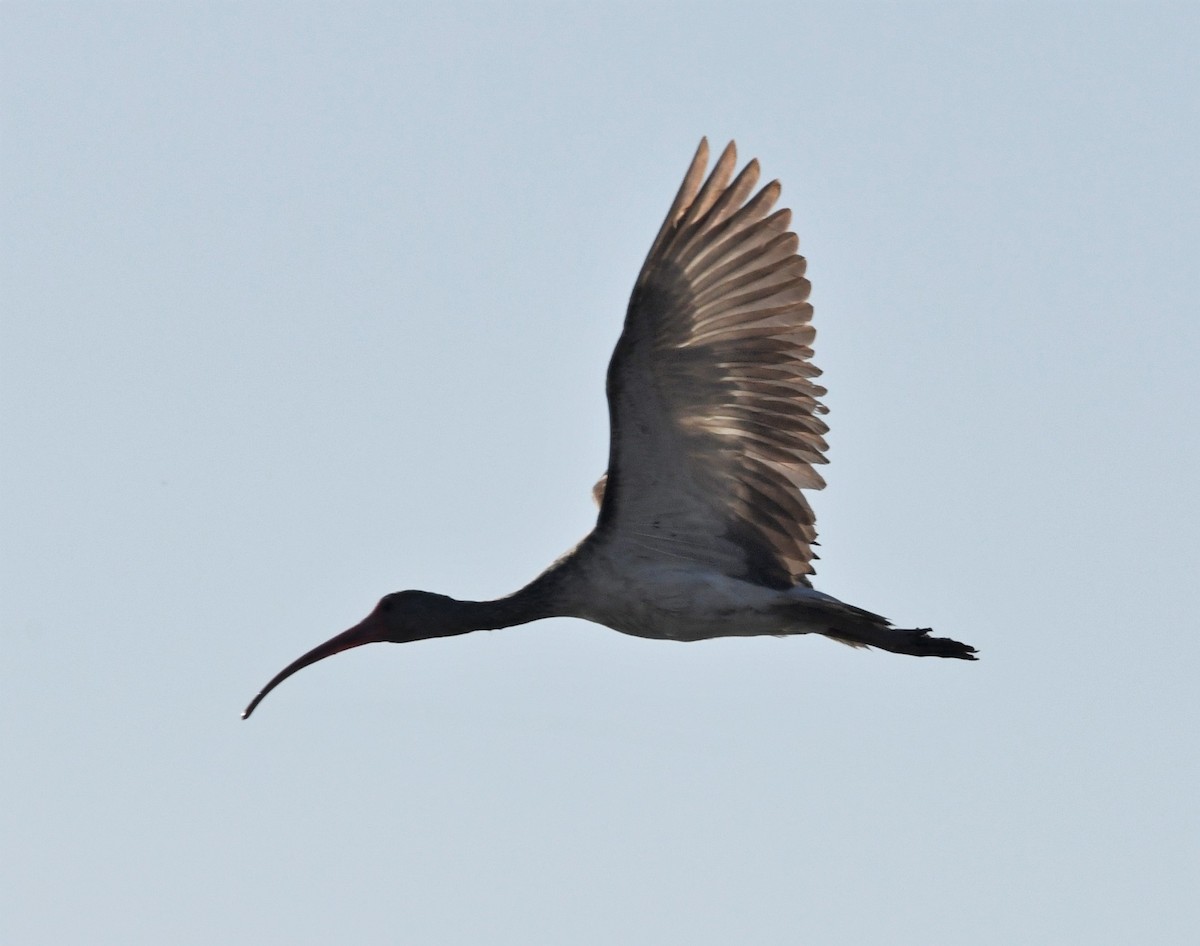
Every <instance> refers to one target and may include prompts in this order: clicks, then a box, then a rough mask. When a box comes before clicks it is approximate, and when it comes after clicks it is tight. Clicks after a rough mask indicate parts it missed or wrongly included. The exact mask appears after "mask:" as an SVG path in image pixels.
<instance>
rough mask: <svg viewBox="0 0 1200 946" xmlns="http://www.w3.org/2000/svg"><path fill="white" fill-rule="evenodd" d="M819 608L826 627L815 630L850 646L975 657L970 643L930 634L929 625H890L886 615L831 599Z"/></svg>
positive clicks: (915, 655)
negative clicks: (884, 616)
mask: <svg viewBox="0 0 1200 946" xmlns="http://www.w3.org/2000/svg"><path fill="white" fill-rule="evenodd" d="M820 610H821V617H822V618H823V619H824V621H823V623H824V624H825V625H826V626H825V627H824V628H822V627H820V625H817V627H816V628H815V629H816V630H818V631H819V633H821V634H824V635H825V636H826V637H830V638H833V640H835V641H841V642H842V643H843V644H849V645H850V646H851V647H878V648H879V649H880V650H890V651H891V652H892V653H893V654H912V655H913V656H914V657H956V658H958V659H959V660H976V659H977V658H976V656H975V648H974V647H972V646H971V645H970V644H961V643H959V642H958V641H956V640H951V639H950V638H948V637H930V636H929V632H930V630H931V628H928V627H892V625H891V623H890V622H889V621H888V620H887V618H883V617H880V616H879V615H878V614H872V613H871V612H870V611H864V610H863V609H862V608H856V607H854V606H853V605H849V604H843V603H842V602H841V601H837V602H832V601H831V602H829V604H828V605H827V606H825V607H822V608H821V609H820ZM810 620H811V619H810ZM806 623H807V622H806Z"/></svg>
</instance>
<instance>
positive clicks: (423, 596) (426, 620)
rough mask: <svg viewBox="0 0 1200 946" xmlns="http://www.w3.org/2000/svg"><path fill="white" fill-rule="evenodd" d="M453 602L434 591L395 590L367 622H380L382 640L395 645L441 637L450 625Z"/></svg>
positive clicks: (377, 606)
mask: <svg viewBox="0 0 1200 946" xmlns="http://www.w3.org/2000/svg"><path fill="white" fill-rule="evenodd" d="M452 601H453V599H452V598H448V597H447V596H446V595H436V594H434V593H433V592H431V591H393V592H392V593H391V594H390V595H384V596H383V597H382V598H380V599H379V604H377V605H375V610H374V611H373V612H371V614H370V615H369V616H368V618H367V621H372V620H377V621H378V622H379V624H380V627H381V629H382V630H383V632H384V635H385V636H383V637H381V638H379V639H380V640H387V641H391V642H392V643H395V644H407V643H409V642H410V641H415V640H424V639H425V638H428V637H437V636H439V632H441V631H442V630H444V629H445V627H447V626H448V625H447V620H448V618H449V617H450V614H451V612H450V607H451V605H450V602H452ZM363 623H364V624H365V623H367V622H366V621H364V622H363Z"/></svg>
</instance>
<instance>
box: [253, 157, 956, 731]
mask: <svg viewBox="0 0 1200 946" xmlns="http://www.w3.org/2000/svg"><path fill="white" fill-rule="evenodd" d="M736 164H737V152H736V149H735V146H734V143H733V142H730V143H729V145H728V146H727V147H726V148H725V150H724V151H723V152H722V153H721V156H720V157H719V158H718V159H717V162H716V164H715V165H714V167H713V170H712V173H711V174H709V175H708V177H707V179H705V177H704V172H705V170H706V168H707V167H708V142H707V140H706V139H705V140H702V141H701V142H700V146H699V148H698V149H697V151H696V155H695V157H694V158H693V159H692V163H691V165H690V166H689V167H688V170H687V173H686V174H685V175H684V178H683V184H682V185H681V186H680V188H679V193H678V194H677V195H676V197H675V201H674V203H672V204H671V209H670V211H668V213H667V218H666V220H665V221H664V222H663V225H662V227H661V229H660V230H659V231H658V235H657V236H656V237H655V238H654V243H653V244H652V245H651V247H650V252H649V254H648V255H647V257H646V262H645V264H644V265H643V266H642V271H641V273H640V274H639V275H638V278H637V282H636V283H635V284H634V287H633V294H632V296H631V298H630V300H629V308H628V310H627V312H626V314H625V325H624V328H623V330H622V332H621V337H620V339H619V340H618V341H617V347H616V350H615V351H614V352H613V356H612V360H611V362H610V363H609V367H608V381H607V390H608V405H609V418H610V445H609V457H608V471H607V472H606V473H605V474H604V476H602V477H601V478H600V481H599V482H598V483H597V484H596V486H595V488H594V490H593V495H594V496H595V498H596V501H597V502H598V503H599V506H600V513H599V516H598V518H597V521H596V526H595V528H594V529H593V530H592V532H591V533H590V534H588V536H587V537H586V538H584V539H583V541H581V542H580V543H579V544H578V545H577V546H576V547H575V548H574V549H572V550H571V551H570V552H568V553H567V554H566V555H564V556H563V557H562V558H560V559H559V560H558V561H556V562H555V563H554V564H552V565H551V566H550V567H549V568H547V569H546V570H545V571H544V572H542V574H540V575H539V576H538V577H537V578H535V579H534V580H533V581H531V582H530V583H529V584H528V585H526V586H525V587H524V588H522V589H520V590H519V591H516V592H514V593H513V594H511V595H509V596H508V597H506V598H500V599H498V600H495V601H459V600H456V599H454V598H450V597H447V596H445V595H439V594H432V593H430V592H427V591H398V592H395V593H393V594H389V595H385V596H384V597H383V598H382V599H381V600H380V602H379V603H378V604H377V605H376V606H375V609H374V610H373V611H372V612H371V613H370V614H369V615H367V617H366V618H365V619H364V620H363V621H362V622H361V623H359V624H357V625H355V626H354V627H352V628H350V629H349V630H348V631H344V632H343V633H341V634H339V635H337V636H336V637H334V638H332V639H331V640H329V641H326V642H325V643H324V644H321V645H320V646H319V647H316V648H314V649H313V650H310V651H309V652H308V653H306V654H305V655H304V656H302V657H300V658H299V659H297V660H295V661H294V662H292V663H291V664H289V665H288V666H286V667H285V668H284V669H283V670H281V671H280V672H279V673H278V674H277V675H276V676H275V677H274V678H273V679H272V680H271V681H270V682H269V683H268V684H267V685H266V686H265V687H263V689H262V690H261V691H260V692H259V694H258V695H257V696H256V697H254V699H253V700H252V701H251V702H250V705H249V706H247V707H246V709H245V711H244V712H243V713H242V717H243V718H247V717H249V716H250V714H251V713H253V712H254V709H255V707H256V706H258V704H259V703H260V702H261V701H262V699H263V698H264V697H265V696H266V695H267V694H268V693H270V692H271V690H273V689H274V688H275V687H276V686H278V685H279V684H280V683H281V682H282V681H283V680H285V679H287V678H288V677H290V676H291V675H292V674H294V673H295V672H296V671H297V670H301V669H303V668H304V667H307V666H309V665H310V664H313V663H316V662H317V661H318V660H323V659H324V658H326V657H329V656H332V655H333V654H338V653H341V652H342V651H345V650H349V649H350V648H352V647H359V646H361V645H363V644H370V643H374V642H377V641H391V642H393V643H408V642H411V641H418V640H426V639H429V638H435V637H452V636H454V635H456V634H466V633H468V632H470V631H479V630H493V629H497V628H502V627H511V626H513V625H517V624H525V623H528V622H530V621H537V620H539V619H541V618H550V617H576V618H583V619H584V620H588V621H594V622H596V623H597V624H603V625H606V626H608V627H610V628H613V629H614V630H618V631H621V632H623V633H625V634H632V635H635V636H637V637H646V638H653V639H656V640H675V641H695V640H704V639H707V638H712V637H733V636H752V635H776V636H778V635H791V634H823V635H824V636H826V637H830V638H833V639H834V640H837V641H841V642H842V643H845V644H849V645H851V646H853V647H877V648H879V649H881V650H888V651H892V652H893V653H898V654H912V655H915V656H918V657H957V658H959V659H962V660H974V659H975V656H974V655H975V648H973V647H971V646H969V645H967V644H960V643H959V642H958V641H955V640H950V639H948V638H941V637H931V636H930V629H929V628H899V627H893V626H892V625H891V622H889V621H888V620H887V619H886V618H883V617H881V616H879V615H878V614H873V613H872V612H870V611H865V610H863V609H862V608H857V607H854V606H853V605H849V604H845V603H844V602H842V601H839V600H838V599H837V598H834V597H832V596H830V595H827V594H823V593H822V592H820V591H816V590H815V589H814V588H813V587H812V584H811V582H810V576H811V575H812V574H813V571H814V570H813V559H814V558H816V556H815V555H814V554H813V551H812V547H813V545H815V544H816V535H817V533H816V530H815V528H814V522H815V519H814V516H813V512H812V508H811V507H810V506H809V504H808V501H807V499H806V498H805V496H804V494H803V492H802V490H808V489H821V488H822V487H823V486H824V485H825V482H824V480H823V479H822V478H821V476H820V475H819V474H818V473H817V470H816V466H817V465H818V464H821V463H825V462H826V459H825V450H826V443H825V439H824V435H825V433H826V432H827V431H828V429H829V428H828V427H827V426H826V424H825V422H824V421H823V420H821V415H822V414H824V413H825V412H826V409H825V407H824V406H823V405H822V404H821V402H820V401H819V400H818V398H820V397H821V396H823V395H824V394H825V389H824V388H822V387H820V386H819V385H818V384H816V383H815V382H814V380H813V379H814V378H816V377H817V376H818V375H819V374H820V371H819V370H818V369H817V368H816V367H815V366H814V365H813V363H812V354H813V350H812V344H813V339H814V336H815V331H814V329H813V326H812V306H811V305H810V304H809V303H808V294H809V282H808V280H807V279H806V278H805V276H804V272H805V260H804V257H802V256H799V255H798V254H797V252H796V250H797V248H798V246H799V240H798V239H797V237H796V235H795V234H794V233H792V232H791V229H790V225H791V211H789V210H786V209H780V210H774V211H772V208H773V207H774V205H775V203H776V202H777V201H778V199H779V194H780V186H779V182H778V181H772V182H771V183H769V184H767V185H766V186H764V187H762V188H761V189H758V190H756V187H757V185H758V177H759V166H758V161H757V160H753V161H750V162H749V164H747V165H746V166H745V167H744V168H743V169H742V171H741V172H740V173H739V174H737V176H736V177H735V176H734V170H735V168H736Z"/></svg>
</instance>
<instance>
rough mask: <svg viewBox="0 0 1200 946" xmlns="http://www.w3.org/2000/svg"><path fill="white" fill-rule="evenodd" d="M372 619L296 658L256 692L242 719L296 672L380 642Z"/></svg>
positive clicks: (243, 711) (376, 627) (243, 712)
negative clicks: (364, 645)
mask: <svg viewBox="0 0 1200 946" xmlns="http://www.w3.org/2000/svg"><path fill="white" fill-rule="evenodd" d="M372 617H374V615H372ZM372 617H368V618H367V619H366V620H365V621H363V622H362V623H361V624H356V625H354V627H352V628H350V630H348V631H342V633H341V634H339V635H338V636H337V637H333V638H330V639H329V640H327V641H326V642H325V643H324V644H321V645H320V646H318V647H314V648H313V649H312V650H310V651H309V652H308V653H307V654H305V655H304V656H303V657H298V658H297V659H295V660H293V661H292V662H291V663H290V664H288V665H287V666H286V667H284V668H283V669H282V670H280V671H279V673H277V674H275V676H273V677H272V678H271V682H270V683H268V684H267V685H266V686H265V687H263V688H262V689H261V690H259V691H258V696H256V697H255V698H254V699H252V700H251V701H250V705H249V706H247V707H246V708H245V709H244V710H242V719H249V718H250V714H251V713H253V712H254V708H255V707H256V706H258V704H259V703H261V702H262V701H263V699H264V698H265V697H266V695H267V694H268V693H270V692H271V691H272V690H274V689H275V688H276V687H277V686H279V684H281V683H283V681H284V680H286V679H287V678H288V677H290V676H291V675H292V674H293V673H295V672H296V671H297V670H303V669H304V668H305V667H307V666H309V665H310V664H315V663H316V662H317V661H318V660H324V659H325V658H326V657H332V656H333V655H334V654H340V653H341V652H342V651H344V650H350V649H351V648H352V647H361V646H362V645H363V644H373V643H375V642H377V641H380V640H382V639H383V638H381V637H380V636H379V627H378V625H377V623H376V622H375V621H373V620H372Z"/></svg>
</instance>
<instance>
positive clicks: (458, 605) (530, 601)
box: [452, 580, 557, 634]
mask: <svg viewBox="0 0 1200 946" xmlns="http://www.w3.org/2000/svg"><path fill="white" fill-rule="evenodd" d="M556 613H557V611H556V610H555V608H554V601H553V596H552V595H550V594H549V588H547V587H546V586H545V585H544V584H543V583H540V582H539V581H537V580H535V581H533V582H531V583H530V584H528V585H526V586H525V587H524V588H522V589H521V590H520V591H515V592H513V593H512V594H511V595H508V596H507V597H504V598H496V599H495V600H493V601H459V600H455V602H454V616H453V623H454V624H455V626H456V627H455V630H454V631H453V632H452V633H457V634H466V633H468V632H470V631H494V630H496V629H498V628H501V627H513V626H515V625H517V624H528V623H529V622H530V621H540V620H541V619H542V618H548V617H554V616H555V614H556Z"/></svg>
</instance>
